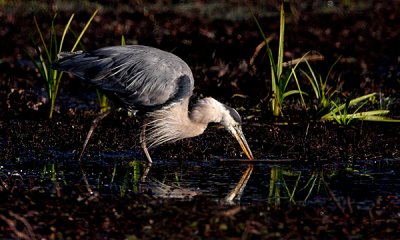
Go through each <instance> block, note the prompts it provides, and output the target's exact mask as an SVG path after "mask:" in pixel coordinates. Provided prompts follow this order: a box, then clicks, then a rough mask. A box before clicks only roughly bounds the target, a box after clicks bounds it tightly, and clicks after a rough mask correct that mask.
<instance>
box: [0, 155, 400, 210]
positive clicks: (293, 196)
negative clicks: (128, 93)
mask: <svg viewBox="0 0 400 240" xmlns="http://www.w3.org/2000/svg"><path fill="white" fill-rule="evenodd" d="M53 155H54V156H56V157H55V158H54V159H48V160H38V159H35V158H32V157H26V158H23V157H22V158H21V159H18V161H16V162H13V163H12V164H11V163H10V164H3V165H1V166H0V174H1V175H0V177H1V181H2V184H3V185H4V184H6V186H8V187H14V188H16V187H18V188H23V189H27V190H29V189H42V190H43V191H49V193H51V192H52V191H54V188H56V187H57V188H62V187H65V186H70V185H76V184H82V188H84V186H85V185H84V182H83V181H82V174H81V172H80V168H79V164H78V163H77V161H76V160H74V155H73V154H72V153H63V152H53ZM135 155H136V154H135V153H133V152H130V151H127V152H117V153H116V152H113V153H102V154H100V155H96V156H90V155H87V156H86V158H85V159H84V160H83V165H82V166H83V168H84V170H85V172H86V174H87V178H88V181H89V183H90V185H91V186H92V188H93V189H94V190H95V191H97V192H99V193H100V194H111V195H115V196H127V195H129V194H144V193H145V194H151V195H154V196H155V197H160V198H180V199H183V200H185V199H190V198H191V197H193V196H196V195H202V196H203V197H206V198H209V199H212V200H215V201H223V200H224V199H225V198H226V196H227V195H228V194H229V193H230V192H231V191H232V190H233V189H234V188H235V186H236V185H237V184H238V182H239V181H240V179H241V178H242V175H243V173H244V172H245V171H246V169H248V168H249V166H250V165H249V164H247V163H240V162H238V161H230V160H229V159H224V160H223V161H221V160H219V159H215V160H209V161H207V162H199V161H191V160H190V159H189V160H186V161H182V162H178V161H171V160H167V159H165V160H163V159H157V160H155V162H154V163H153V165H152V166H151V168H150V170H149V172H148V174H147V177H146V178H145V179H144V180H143V179H141V178H142V177H143V172H144V171H145V169H146V164H145V163H144V162H142V161H140V160H137V159H134V158H132V156H135ZM275 160H276V159H275ZM251 166H252V173H251V175H250V176H249V178H248V181H247V182H246V183H245V185H244V186H243V189H242V190H243V191H242V194H241V195H240V196H238V198H236V199H235V202H236V203H240V204H252V203H260V202H266V203H270V204H274V205H280V204H301V205H308V206H313V205H321V204H331V205H336V206H341V205H346V204H351V205H352V206H353V207H357V208H361V209H363V208H366V209H367V208H369V207H371V205H374V204H376V202H377V201H380V200H381V199H388V198H389V199H392V200H394V202H396V203H397V204H398V205H399V206H400V160H399V159H375V160H364V161H357V162H356V163H354V162H353V163H352V162H347V163H343V162H341V163H335V162H320V163H318V164H315V163H314V164H310V163H307V162H296V161H283V162H282V163H277V162H276V161H275V162H272V163H270V162H268V159H265V160H263V161H260V162H257V163H255V164H252V165H251Z"/></svg>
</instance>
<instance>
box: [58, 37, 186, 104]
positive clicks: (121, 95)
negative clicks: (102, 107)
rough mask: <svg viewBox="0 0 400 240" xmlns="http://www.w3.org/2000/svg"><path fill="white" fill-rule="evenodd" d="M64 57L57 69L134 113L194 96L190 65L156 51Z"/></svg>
mask: <svg viewBox="0 0 400 240" xmlns="http://www.w3.org/2000/svg"><path fill="white" fill-rule="evenodd" d="M64 55H65V54H64ZM61 57H62V58H61V59H60V60H59V61H57V62H56V63H55V64H54V67H55V68H56V69H58V70H61V71H66V72H69V73H72V74H74V75H76V76H78V77H80V78H82V79H84V80H86V81H89V82H91V83H93V84H94V85H96V86H97V87H98V88H100V89H101V90H103V91H104V92H105V93H106V94H107V95H108V96H109V97H110V98H112V99H114V100H117V101H120V102H121V103H123V104H124V105H125V106H126V107H127V108H128V109H131V110H141V109H149V108H153V107H154V108H157V107H160V106H161V107H162V106H165V105H168V104H171V103H174V102H177V101H181V100H182V99H183V98H185V97H190V96H191V95H192V92H193V87H194V80H193V75H192V72H191V70H190V68H189V67H188V65H187V64H186V63H185V62H184V61H183V60H182V59H180V58H179V57H177V56H176V55H174V54H172V53H169V52H165V51H162V50H159V49H156V48H152V47H147V46H140V45H131V46H128V45H127V46H113V47H105V48H101V49H98V50H95V51H92V52H86V53H78V54H67V55H66V56H61Z"/></svg>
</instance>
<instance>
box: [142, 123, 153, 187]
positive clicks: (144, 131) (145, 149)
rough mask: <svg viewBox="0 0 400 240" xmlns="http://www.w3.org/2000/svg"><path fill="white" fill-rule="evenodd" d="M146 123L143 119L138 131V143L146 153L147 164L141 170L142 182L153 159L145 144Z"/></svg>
mask: <svg viewBox="0 0 400 240" xmlns="http://www.w3.org/2000/svg"><path fill="white" fill-rule="evenodd" d="M146 125H147V121H146V120H145V121H144V122H143V126H142V129H141V131H140V144H141V146H142V149H143V152H144V154H145V155H146V158H147V165H146V169H145V170H144V171H143V175H142V177H141V178H140V180H141V181H142V182H144V181H145V180H146V177H147V174H148V173H149V171H150V168H151V164H152V162H153V160H152V159H151V156H150V153H149V149H148V148H147V144H146Z"/></svg>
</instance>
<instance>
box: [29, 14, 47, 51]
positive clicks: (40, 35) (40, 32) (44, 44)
mask: <svg viewBox="0 0 400 240" xmlns="http://www.w3.org/2000/svg"><path fill="white" fill-rule="evenodd" d="M33 22H34V23H35V26H36V30H37V31H38V33H39V37H40V41H41V42H42V45H43V48H44V52H45V53H46V55H47V58H48V59H50V53H49V50H48V49H47V46H46V42H45V41H44V37H43V33H42V31H41V30H40V27H39V24H38V22H37V20H36V17H35V16H33Z"/></svg>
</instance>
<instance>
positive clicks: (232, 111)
mask: <svg viewBox="0 0 400 240" xmlns="http://www.w3.org/2000/svg"><path fill="white" fill-rule="evenodd" d="M225 107H226V109H227V110H228V111H229V114H230V115H231V117H232V118H233V120H235V121H236V122H237V123H239V124H240V125H242V118H241V117H240V115H239V113H238V112H237V111H236V110H235V109H233V108H231V107H228V106H225Z"/></svg>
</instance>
